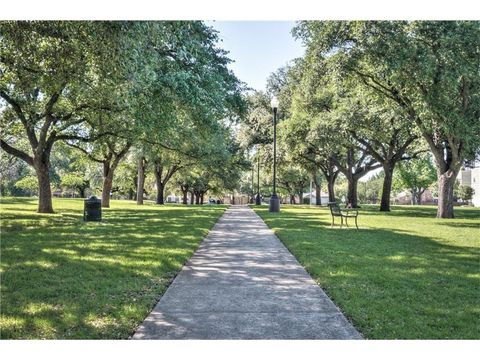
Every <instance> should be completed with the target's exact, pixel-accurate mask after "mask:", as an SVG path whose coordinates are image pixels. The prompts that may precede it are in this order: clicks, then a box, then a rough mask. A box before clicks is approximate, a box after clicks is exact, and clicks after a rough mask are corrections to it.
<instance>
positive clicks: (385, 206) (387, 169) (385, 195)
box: [380, 163, 395, 211]
mask: <svg viewBox="0 0 480 360" xmlns="http://www.w3.org/2000/svg"><path fill="white" fill-rule="evenodd" d="M394 167H395V164H394V163H384V164H383V171H384V173H385V177H384V178H383V188H382V200H381V202H380V211H390V194H391V192H392V180H393V169H394Z"/></svg>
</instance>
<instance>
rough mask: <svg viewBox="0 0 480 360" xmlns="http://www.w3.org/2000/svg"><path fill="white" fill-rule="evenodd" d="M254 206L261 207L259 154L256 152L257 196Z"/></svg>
mask: <svg viewBox="0 0 480 360" xmlns="http://www.w3.org/2000/svg"><path fill="white" fill-rule="evenodd" d="M255 205H262V199H261V198H260V154H259V153H258V152H257V196H256V198H255Z"/></svg>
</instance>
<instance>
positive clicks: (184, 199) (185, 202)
mask: <svg viewBox="0 0 480 360" xmlns="http://www.w3.org/2000/svg"><path fill="white" fill-rule="evenodd" d="M182 193H183V200H182V204H183V205H187V204H188V190H182Z"/></svg>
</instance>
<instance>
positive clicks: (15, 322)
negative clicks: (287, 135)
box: [0, 199, 224, 339]
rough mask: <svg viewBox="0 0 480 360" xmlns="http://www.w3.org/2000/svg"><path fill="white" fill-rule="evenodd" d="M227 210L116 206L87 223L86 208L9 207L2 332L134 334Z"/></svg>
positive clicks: (4, 237)
mask: <svg viewBox="0 0 480 360" xmlns="http://www.w3.org/2000/svg"><path fill="white" fill-rule="evenodd" d="M17 200H18V199H15V201H11V202H12V203H18V204H22V205H23V202H21V201H17ZM223 209H224V208H223V207H211V208H187V207H178V208H160V207H145V208H135V207H133V208H132V207H131V208H129V209H122V208H112V209H107V210H104V221H102V222H98V223H97V222H89V223H84V222H83V220H82V213H81V211H82V210H81V208H80V209H67V212H65V211H64V210H63V209H61V210H60V211H61V213H60V214H54V215H50V214H36V213H35V209H32V208H31V209H28V210H25V209H24V208H22V209H21V210H20V211H21V214H20V215H15V214H10V213H9V212H8V211H6V212H5V213H4V212H3V211H4V209H3V208H2V243H1V246H2V263H1V266H2V270H3V273H2V282H1V285H2V291H1V294H0V295H1V303H2V314H1V324H2V333H1V337H2V338H34V339H39V338H55V339H63V338H82V339H90V338H97V339H98V338H108V339H113V338H127V337H128V336H129V335H131V334H132V332H133V331H134V329H135V327H136V326H137V325H138V324H139V323H140V322H141V321H142V320H143V319H144V317H145V316H146V315H147V314H148V312H149V311H150V310H151V308H152V307H153V305H154V304H155V303H156V301H157V300H158V299H159V297H160V296H161V294H162V293H163V292H164V291H165V289H166V287H167V286H168V284H169V283H170V282H171V280H172V279H173V277H174V276H175V275H176V273H177V272H178V271H179V270H180V268H181V266H182V265H183V264H184V263H185V262H186V261H187V260H188V258H190V256H191V255H192V254H193V252H194V251H195V249H196V248H197V247H198V245H199V244H200V242H201V240H202V238H203V237H204V235H205V234H206V233H207V232H208V230H209V229H210V228H211V227H212V226H213V224H214V223H215V222H216V220H217V218H218V217H219V216H220V215H221V214H222V213H223ZM17 210H18V208H17ZM4 224H6V225H7V226H6V227H5V228H4V227H3V226H4Z"/></svg>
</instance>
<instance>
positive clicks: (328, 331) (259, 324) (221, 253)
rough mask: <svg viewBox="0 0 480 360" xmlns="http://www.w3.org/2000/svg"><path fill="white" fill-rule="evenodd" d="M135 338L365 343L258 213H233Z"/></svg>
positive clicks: (242, 210) (233, 210)
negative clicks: (297, 340)
mask: <svg viewBox="0 0 480 360" xmlns="http://www.w3.org/2000/svg"><path fill="white" fill-rule="evenodd" d="M133 338H134V339H361V336H360V334H359V333H358V332H357V331H356V330H355V328H354V327H353V326H352V325H351V324H350V323H349V322H348V321H347V320H346V319H345V317H344V316H343V315H342V314H341V313H340V311H339V310H338V308H337V307H336V306H335V305H334V304H333V302H332V301H331V300H330V299H329V298H328V297H327V295H325V293H324V292H323V290H322V289H321V288H320V287H319V286H318V285H317V284H316V283H315V282H314V281H313V279H312V278H311V277H310V275H309V274H308V273H307V272H306V271H305V269H304V268H303V267H302V266H301V265H300V264H299V263H298V261H297V260H296V259H295V258H294V257H293V256H292V254H290V252H289V251H288V250H287V249H286V248H285V247H284V246H283V244H282V243H281V242H280V240H279V239H278V238H277V237H276V236H275V235H274V234H273V232H272V231H271V230H270V229H269V228H268V227H267V226H266V225H265V223H264V222H263V220H262V219H261V218H260V217H259V216H258V215H256V214H255V212H254V211H253V210H251V209H250V208H248V207H246V206H232V207H230V208H229V209H228V210H227V211H226V212H225V214H224V215H223V216H222V217H221V218H220V220H219V221H218V222H217V224H216V225H215V227H214V228H213V229H212V230H211V231H210V233H209V234H208V236H207V237H206V238H205V239H204V241H203V242H202V244H201V245H200V247H199V249H198V250H197V251H196V252H195V254H194V255H193V257H192V258H191V259H190V260H189V261H188V262H187V264H186V265H185V266H184V267H183V269H182V271H181V272H180V273H179V274H178V275H177V277H176V278H175V280H174V281H173V283H172V284H171V285H170V287H169V288H168V289H167V291H166V292H165V294H164V295H163V297H162V298H161V299H160V301H159V302H158V304H157V305H156V306H155V308H154V309H153V311H152V312H151V313H150V315H149V316H148V317H147V318H146V319H145V321H144V322H143V324H142V325H141V326H140V327H139V328H138V329H137V332H136V333H135V334H134V336H133Z"/></svg>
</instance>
